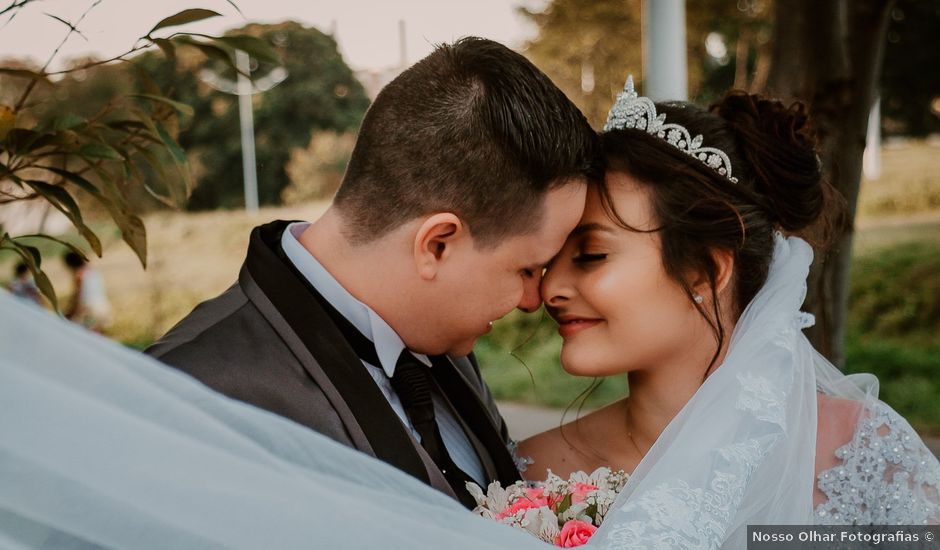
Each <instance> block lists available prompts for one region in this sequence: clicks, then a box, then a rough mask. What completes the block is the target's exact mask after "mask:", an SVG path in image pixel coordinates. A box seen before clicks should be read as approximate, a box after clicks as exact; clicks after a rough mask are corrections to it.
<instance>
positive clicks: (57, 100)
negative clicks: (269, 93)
mask: <svg viewBox="0 0 940 550" xmlns="http://www.w3.org/2000/svg"><path fill="white" fill-rule="evenodd" d="M35 3H36V0H15V1H13V2H11V3H8V5H7V6H6V7H5V8H0V17H4V18H5V19H6V23H4V24H10V23H11V21H12V22H13V23H12V24H15V21H14V18H15V16H16V15H17V13H19V12H20V11H21V10H24V9H32V7H33V6H34V4H35ZM100 3H101V1H100V0H96V1H93V2H89V3H88V6H89V7H88V8H87V9H86V11H85V12H84V13H83V14H82V15H81V16H80V17H79V18H78V19H77V20H75V21H66V20H65V19H62V18H61V17H58V16H56V15H54V14H47V15H49V17H51V18H53V19H55V20H57V21H59V22H61V23H63V24H64V25H65V26H66V27H67V29H68V30H67V31H65V32H64V38H63V40H62V42H61V43H60V44H59V46H58V47H57V48H56V50H55V51H54V52H53V53H52V55H51V56H50V57H49V59H48V60H47V61H46V63H45V64H44V65H43V66H41V67H39V68H35V67H28V66H24V64H23V63H21V62H15V61H14V62H11V63H7V64H5V65H3V66H0V78H2V79H3V82H2V86H0V88H2V90H3V93H2V94H0V99H2V101H3V103H2V104H0V204H10V203H21V202H24V201H45V202H47V203H48V204H51V205H52V206H53V207H55V208H56V209H57V210H59V211H60V212H62V213H63V214H64V215H65V216H66V217H67V218H68V219H69V220H70V221H71V223H72V224H73V225H74V226H75V229H76V230H77V231H78V233H79V234H80V235H81V236H82V238H83V239H84V240H85V241H86V242H87V244H88V246H89V247H90V248H91V250H92V251H94V253H95V254H97V255H98V256H100V255H101V253H102V246H101V241H100V239H99V237H98V235H97V234H96V233H95V231H93V230H92V229H91V228H90V227H89V225H88V223H87V221H86V217H85V214H84V213H83V208H82V207H81V206H80V204H79V201H78V200H76V197H78V196H84V197H86V198H87V199H88V200H90V201H92V202H94V203H97V204H99V205H100V206H101V207H102V208H103V209H104V210H106V211H107V212H108V215H109V216H110V218H111V219H113V221H114V223H115V224H116V225H117V227H118V228H119V230H120V231H121V236H122V237H123V239H124V241H125V242H126V243H127V244H128V245H129V246H130V247H131V249H133V250H134V252H135V253H136V254H137V256H138V258H139V259H140V262H141V264H143V265H144V266H146V261H147V241H146V232H145V229H144V225H143V222H142V221H141V219H140V218H139V217H138V215H137V212H136V210H135V208H134V207H133V205H132V204H131V202H130V201H129V200H128V194H127V192H128V190H130V189H138V188H139V189H146V190H147V191H148V192H149V193H151V194H152V195H153V196H154V197H157V198H159V199H160V200H162V201H165V202H168V203H170V204H180V203H181V202H185V200H186V198H187V197H188V194H189V189H190V188H191V186H190V178H189V169H188V167H187V162H186V156H185V153H184V152H183V150H182V149H181V148H180V146H179V144H178V143H177V142H176V140H175V137H174V136H175V134H176V128H177V127H178V126H177V120H178V117H179V115H184V116H186V115H188V114H190V113H191V111H192V110H191V108H190V107H188V106H187V105H185V104H182V103H179V102H176V101H173V100H171V99H170V98H169V97H167V95H166V94H165V93H164V92H163V90H162V89H161V88H160V87H159V86H157V85H156V84H155V83H154V82H153V80H152V79H151V78H150V77H149V75H148V74H147V73H146V71H137V76H138V77H139V78H140V87H139V89H135V90H130V89H129V88H128V87H127V86H126V85H125V84H124V82H125V79H124V78H122V77H121V76H120V75H123V74H124V73H123V72H122V71H121V70H120V69H116V68H115V67H114V65H116V64H119V63H130V64H131V65H132V66H135V67H137V65H136V64H135V61H136V58H134V57H133V56H134V54H136V53H138V52H140V51H142V50H145V49H148V48H151V47H153V46H156V47H158V48H160V49H161V50H163V52H164V54H165V55H167V56H173V55H175V51H176V49H177V48H178V47H180V46H184V47H191V48H196V49H200V50H202V51H207V52H213V53H215V54H216V57H217V58H218V59H220V60H227V61H228V63H229V64H232V61H231V56H232V45H233V44H238V46H239V48H240V49H245V50H250V51H251V52H253V53H254V54H255V55H256V56H259V57H266V58H267V59H269V60H270V61H272V62H274V61H276V57H275V55H274V54H273V52H271V50H270V48H269V47H268V46H267V45H265V43H264V42H263V41H261V40H258V39H256V38H251V37H238V38H234V39H232V38H222V37H211V36H205V35H195V34H192V33H187V32H179V31H178V30H177V29H178V27H180V26H181V25H186V24H188V23H192V22H195V21H199V20H202V19H207V18H210V17H215V16H217V15H219V14H218V13H216V12H214V11H211V10H206V9H187V10H183V11H181V12H179V13H177V14H175V15H172V16H170V17H167V18H165V19H163V20H161V21H160V22H158V23H157V24H156V25H155V26H154V27H153V29H151V30H150V32H148V33H147V34H146V35H144V36H142V37H140V38H139V39H138V40H137V41H136V43H135V44H134V46H133V47H131V48H130V49H129V50H127V51H126V52H124V53H122V54H120V55H118V56H115V57H113V58H111V59H105V60H85V61H80V62H77V63H74V64H72V66H70V67H68V68H66V69H63V70H58V71H52V70H50V69H49V67H50V65H51V63H52V61H53V60H54V59H55V57H56V55H57V54H58V52H59V50H60V49H61V47H62V45H64V44H65V42H66V41H67V40H68V39H69V37H71V36H72V35H74V34H76V33H80V32H81V31H80V30H79V29H80V26H81V23H82V21H83V20H84V19H85V17H86V16H87V15H88V13H90V12H91V11H92V10H93V9H95V8H96V7H98V5H99V4H100ZM168 29H173V31H172V32H171V31H168ZM92 73H94V74H100V75H102V78H100V79H95V80H93V81H91V82H89V85H88V86H86V87H85V88H84V91H85V92H86V94H85V95H84V96H81V97H78V96H71V97H70V95H69V93H68V92H69V90H68V87H69V86H70V85H72V84H74V83H75V82H81V81H83V80H86V79H87V77H89V75H91V74H92ZM50 77H58V78H59V79H60V80H59V81H58V82H57V81H55V80H54V79H52V78H50ZM63 92H64V93H63ZM129 92H134V93H129ZM158 155H160V156H158ZM161 159H162V160H161ZM164 163H168V164H169V165H170V166H171V167H172V166H174V165H175V167H176V173H177V176H178V177H177V178H175V179H174V180H170V179H169V178H163V177H159V175H160V174H162V173H164V172H165V169H164V167H163V164H164ZM145 166H150V168H152V169H153V171H154V172H156V173H157V174H158V176H157V177H150V176H148V173H147V172H146V171H145ZM86 210H87V209H86ZM36 239H49V240H53V241H57V242H60V243H61V244H63V245H65V246H67V247H69V248H71V249H72V250H73V251H75V252H77V253H78V254H80V255H82V256H84V252H83V251H82V250H81V249H79V248H78V247H76V246H74V245H72V244H70V243H66V242H64V241H60V240H59V239H57V238H56V237H53V236H50V235H44V234H36V235H11V234H10V233H8V232H7V231H4V230H3V228H2V227H0V250H8V251H12V252H13V253H14V254H16V255H18V256H19V257H20V258H21V259H22V260H23V261H24V262H25V263H26V264H27V266H28V267H29V269H30V271H32V273H33V276H34V277H35V279H36V283H37V285H38V286H39V288H40V290H41V291H42V292H43V294H45V295H46V296H47V297H48V298H49V300H50V301H51V302H52V304H53V305H57V300H56V294H55V289H54V288H53V287H52V284H51V282H50V281H49V279H48V277H47V276H46V275H45V273H44V272H43V270H42V256H41V254H40V252H39V249H38V248H37V247H36V246H35V242H34V241H35V240H36Z"/></svg>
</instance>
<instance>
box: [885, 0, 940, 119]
mask: <svg viewBox="0 0 940 550" xmlns="http://www.w3.org/2000/svg"><path fill="white" fill-rule="evenodd" d="M887 38H888V41H887V43H886V44H885V54H884V55H885V61H884V72H883V74H882V76H881V98H882V103H881V113H882V117H883V119H884V129H885V133H887V134H895V135H898V134H901V135H908V136H924V135H927V134H929V133H932V132H940V105H937V102H938V101H940V70H938V68H940V0H898V1H897V4H896V5H895V6H894V8H892V9H891V20H890V22H889V23H888V34H887Z"/></svg>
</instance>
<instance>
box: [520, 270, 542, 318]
mask: <svg viewBox="0 0 940 550" xmlns="http://www.w3.org/2000/svg"><path fill="white" fill-rule="evenodd" d="M541 280H542V277H541V276H536V277H532V278H530V279H527V280H526V281H525V282H524V283H523V286H522V298H521V299H520V300H519V305H518V306H517V307H518V308H519V309H521V310H522V311H524V312H526V313H532V312H533V311H535V310H537V309H538V308H539V306H541V305H542V296H541V295H540V294H539V283H541Z"/></svg>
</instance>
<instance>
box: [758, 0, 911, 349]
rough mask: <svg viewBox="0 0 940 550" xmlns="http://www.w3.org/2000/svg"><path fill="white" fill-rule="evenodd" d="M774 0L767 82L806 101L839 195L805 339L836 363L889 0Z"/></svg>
mask: <svg viewBox="0 0 940 550" xmlns="http://www.w3.org/2000/svg"><path fill="white" fill-rule="evenodd" d="M776 2H777V4H776V14H775V21H776V38H775V40H774V52H773V61H772V66H771V72H770V76H769V80H768V86H769V88H770V90H771V91H772V92H774V93H776V94H778V95H781V96H783V97H792V98H802V99H805V100H806V101H808V102H809V106H810V111H811V113H812V115H813V121H814V126H815V128H816V130H817V132H818V134H819V137H820V139H821V142H822V152H821V157H822V158H821V160H822V163H823V166H824V168H825V171H826V175H827V177H828V178H829V180H830V181H831V182H832V183H833V185H834V186H835V187H836V189H837V190H838V191H839V192H840V193H841V194H842V196H843V197H844V198H845V201H846V207H847V208H846V212H845V219H844V220H843V221H842V223H840V224H839V226H838V227H837V228H836V229H837V235H836V241H835V244H834V246H833V248H832V249H831V251H830V253H829V254H828V255H827V256H820V257H817V259H816V263H815V264H814V267H813V270H812V272H811V274H810V284H809V295H808V298H807V305H808V306H809V309H810V311H812V312H813V313H815V314H816V326H815V327H813V329H811V332H810V337H811V339H812V340H813V341H814V344H815V345H816V347H817V349H819V351H820V352H821V353H823V354H824V355H826V356H827V357H828V358H829V359H830V360H831V361H833V362H834V363H835V364H837V365H841V364H842V363H843V360H844V349H843V346H844V344H845V329H846V316H847V311H848V290H849V275H850V273H849V266H850V261H851V258H852V242H853V237H854V235H855V211H856V206H857V203H858V193H859V185H860V183H861V172H862V153H863V152H864V150H865V139H866V133H867V129H868V118H869V113H870V112H871V108H872V105H873V104H874V101H875V98H876V97H877V95H878V82H879V79H880V77H881V70H882V61H883V59H884V53H885V45H886V42H887V41H886V40H885V36H886V34H887V31H888V24H889V21H890V14H891V11H892V8H893V7H894V0H865V1H864V2H862V1H853V0H830V1H826V2H817V1H815V0H776ZM916 74H918V75H919V74H920V73H916ZM912 76H913V75H912ZM918 78H920V76H918Z"/></svg>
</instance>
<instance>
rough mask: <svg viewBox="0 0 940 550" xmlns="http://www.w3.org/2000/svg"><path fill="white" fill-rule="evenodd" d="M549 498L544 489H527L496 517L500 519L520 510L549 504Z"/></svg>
mask: <svg viewBox="0 0 940 550" xmlns="http://www.w3.org/2000/svg"><path fill="white" fill-rule="evenodd" d="M548 505H549V503H548V498H546V497H545V492H544V490H542V489H526V490H525V494H524V495H522V496H520V497H519V498H517V499H516V500H514V501H513V502H511V503H510V504H509V506H507V507H506V509H505V510H503V511H502V512H500V513H498V514H496V519H497V520H500V519H503V518H506V517H509V516H512V515H514V514H515V513H516V512H518V511H519V510H529V509H531V508H541V507H542V506H548Z"/></svg>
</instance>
